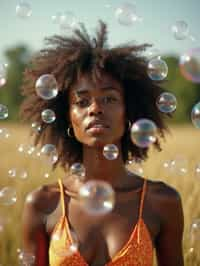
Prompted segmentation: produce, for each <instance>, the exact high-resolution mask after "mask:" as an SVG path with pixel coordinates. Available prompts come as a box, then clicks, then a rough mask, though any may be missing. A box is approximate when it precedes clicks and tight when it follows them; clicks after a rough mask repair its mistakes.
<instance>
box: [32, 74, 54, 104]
mask: <svg viewBox="0 0 200 266" xmlns="http://www.w3.org/2000/svg"><path fill="white" fill-rule="evenodd" d="M35 88H36V93H37V95H38V96H39V97H41V98H42V99H44V100H51V99H53V98H55V97H56V96H57V94H58V85H57V81H56V79H55V77H54V76H53V75H51V74H45V75H42V76H40V77H39V78H38V79H37V81H36V84H35Z"/></svg>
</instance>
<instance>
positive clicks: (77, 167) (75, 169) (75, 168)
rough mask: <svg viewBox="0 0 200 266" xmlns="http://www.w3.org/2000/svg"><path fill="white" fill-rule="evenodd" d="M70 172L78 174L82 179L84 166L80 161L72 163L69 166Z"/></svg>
mask: <svg viewBox="0 0 200 266" xmlns="http://www.w3.org/2000/svg"><path fill="white" fill-rule="evenodd" d="M70 174H71V175H75V176H78V178H80V180H82V181H83V180H84V178H85V167H84V166H83V164H81V163H74V164H72V165H71V167H70Z"/></svg>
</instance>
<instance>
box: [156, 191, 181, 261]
mask: <svg viewBox="0 0 200 266" xmlns="http://www.w3.org/2000/svg"><path fill="white" fill-rule="evenodd" d="M162 213H163V217H162V224H161V230H160V233H159V235H158V238H157V239H156V253H157V260H158V265H159V266H183V265H184V262H183V253H182V238H183V228H184V218H183V209H182V203H181V198H180V196H179V194H178V193H177V192H176V191H175V190H173V191H171V192H170V195H169V196H168V197H167V199H166V200H164V202H163V203H162Z"/></svg>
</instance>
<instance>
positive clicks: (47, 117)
mask: <svg viewBox="0 0 200 266" xmlns="http://www.w3.org/2000/svg"><path fill="white" fill-rule="evenodd" d="M41 117H42V121H43V122H45V123H47V124H51V123H53V122H54V121H55V120H56V114H55V112H54V111H53V110H51V109H45V110H44V111H42V114H41Z"/></svg>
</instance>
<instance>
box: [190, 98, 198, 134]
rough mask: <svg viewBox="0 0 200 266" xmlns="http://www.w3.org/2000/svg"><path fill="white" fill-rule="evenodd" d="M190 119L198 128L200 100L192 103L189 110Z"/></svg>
mask: <svg viewBox="0 0 200 266" xmlns="http://www.w3.org/2000/svg"><path fill="white" fill-rule="evenodd" d="M191 119H192V123H193V125H194V126H195V127H196V128H198V129H200V102H198V103H197V104H195V105H194V107H193V108H192V112H191Z"/></svg>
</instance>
